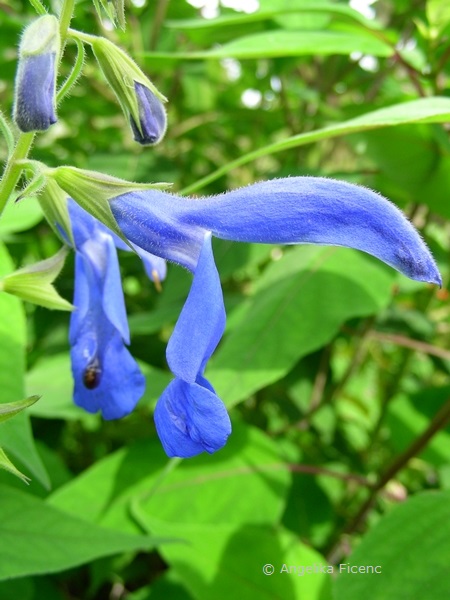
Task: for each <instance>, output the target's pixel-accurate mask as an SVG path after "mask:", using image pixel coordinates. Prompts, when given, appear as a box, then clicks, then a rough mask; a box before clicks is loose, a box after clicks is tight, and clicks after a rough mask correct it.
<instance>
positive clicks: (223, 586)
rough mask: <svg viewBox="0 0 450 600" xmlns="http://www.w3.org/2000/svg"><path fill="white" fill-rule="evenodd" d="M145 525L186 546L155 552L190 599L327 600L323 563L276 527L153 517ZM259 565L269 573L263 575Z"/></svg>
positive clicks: (328, 584)
mask: <svg viewBox="0 0 450 600" xmlns="http://www.w3.org/2000/svg"><path fill="white" fill-rule="evenodd" d="M147 526H148V529H149V530H151V531H154V532H155V533H156V534H157V535H158V534H159V533H160V532H161V531H170V532H172V531H176V532H177V534H178V535H180V536H181V537H182V538H184V539H185V540H186V541H187V543H188V546H186V545H179V546H175V545H172V546H170V547H169V546H165V547H162V548H161V549H160V552H161V554H162V556H163V558H164V560H165V561H166V562H167V563H168V564H169V565H170V566H171V567H172V569H173V570H174V571H175V572H176V573H177V575H178V578H179V579H180V580H181V581H182V582H183V583H184V584H185V586H186V587H187V589H188V590H189V591H190V592H191V594H192V595H193V597H194V598H196V600H210V599H211V598H215V599H217V600H222V599H223V600H225V599H226V598H239V599H240V600H254V599H255V598H258V599H261V600H265V599H267V600H269V599H270V600H274V599H275V600H285V599H287V598H307V599H308V600H330V599H331V576H330V575H329V574H327V573H326V572H320V571H319V569H320V566H321V565H324V567H326V566H327V565H326V561H325V559H324V558H323V557H322V556H321V555H320V554H319V553H318V552H316V551H315V550H313V549H312V548H309V547H308V546H306V545H305V544H303V543H302V542H301V541H300V540H299V539H298V538H297V537H296V536H295V535H293V534H291V533H289V532H286V531H285V530H284V529H282V528H277V529H272V528H268V527H263V526H257V525H243V526H241V527H237V526H236V525H234V526H233V525H230V524H228V525H225V524H224V525H194V524H184V525H180V524H178V523H177V524H176V525H173V524H170V523H167V522H166V523H162V522H161V521H160V520H159V519H158V518H157V517H155V516H153V515H152V516H148V522H147ZM187 548H188V551H187ZM265 565H267V566H268V568H269V569H271V567H273V569H274V571H273V574H268V575H266V574H265V573H264V571H263V567H264V566H265ZM291 566H293V567H294V569H295V568H296V567H297V566H299V567H302V566H304V567H306V566H310V567H311V569H312V572H310V573H303V576H299V574H298V573H296V572H295V571H294V572H291V573H290V572H289V571H288V570H289V568H290V567H291ZM266 568H267V567H266ZM313 569H317V570H316V571H314V570H313ZM269 572H270V571H269Z"/></svg>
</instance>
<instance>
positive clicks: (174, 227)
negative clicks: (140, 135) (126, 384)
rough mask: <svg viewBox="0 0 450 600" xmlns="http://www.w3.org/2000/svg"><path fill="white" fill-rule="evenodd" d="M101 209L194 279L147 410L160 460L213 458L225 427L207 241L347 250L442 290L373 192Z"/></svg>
mask: <svg viewBox="0 0 450 600" xmlns="http://www.w3.org/2000/svg"><path fill="white" fill-rule="evenodd" d="M110 204H111V209H112V212H113V214H114V217H115V218H116V220H117V222H118V224H119V226H120V228H121V229H122V231H123V232H124V234H125V236H126V237H127V238H128V239H129V240H130V241H131V242H133V243H134V244H136V245H137V246H139V247H141V248H144V249H145V250H147V251H148V252H150V253H151V254H154V255H156V256H160V257H162V258H165V259H168V260H171V261H174V262H176V263H178V264H180V265H182V266H184V267H187V268H188V269H189V270H190V271H192V272H193V273H194V280H193V283H192V287H191V290H190V293H189V296H188V299H187V301H186V304H185V306H184V308H183V311H182V312H181V315H180V318H179V320H178V322H177V324H176V326H175V329H174V332H173V334H172V337H171V339H170V341H169V344H168V348H167V361H168V364H169V366H170V368H171V370H172V372H173V373H174V374H175V377H176V378H175V380H174V381H172V383H171V384H170V385H169V386H168V388H167V389H166V390H165V392H164V393H163V395H162V396H161V398H160V399H159V401H158V404H157V407H156V411H155V422H156V427H157V430H158V434H159V436H160V438H161V441H162V443H163V446H164V448H165V450H166V452H167V454H168V455H169V456H180V457H189V456H194V455H196V454H198V453H200V452H202V451H205V450H206V451H207V452H214V451H216V450H218V449H219V448H221V447H222V446H223V445H224V444H225V442H226V439H227V437H228V435H229V433H230V430H231V428H230V422H229V418H228V414H227V412H226V409H225V407H224V405H223V403H222V401H221V400H220V399H219V398H218V397H217V395H216V394H215V392H214V389H213V388H212V386H211V384H210V383H209V382H208V381H207V380H206V379H205V378H204V376H203V372H204V370H205V366H206V363H207V361H208V359H209V358H210V356H211V354H212V353H213V351H214V349H215V348H216V346H217V344H218V342H219V340H220V338H221V336H222V333H223V330H224V326H225V311H224V307H223V298H222V292H221V287H220V283H219V278H218V274H217V271H216V268H215V264H214V258H213V255H212V250H211V235H215V236H216V237H219V238H222V239H227V240H236V241H244V242H260V243H261V242H262V243H277V244H299V243H310V244H327V245H337V246H347V247H351V248H356V249H358V250H362V251H364V252H367V253H369V254H372V255H373V256H375V257H377V258H379V259H380V260H382V261H384V262H385V263H387V264H388V265H390V266H392V267H393V268H394V269H397V270H398V271H400V272H401V273H403V274H405V275H407V276H408V277H411V278H412V279H416V280H418V281H427V282H432V283H436V284H439V285H440V284H441V278H440V275H439V271H438V269H437V267H436V264H435V262H434V260H433V258H432V256H431V254H430V252H429V250H428V248H427V247H426V245H425V244H424V242H423V241H422V239H421V238H420V236H419V234H418V233H417V231H416V230H415V229H414V227H413V226H412V225H411V224H410V223H409V221H408V220H407V219H406V218H405V217H404V215H403V214H402V213H401V212H400V211H399V210H398V209H397V208H396V207H395V206H394V205H393V204H391V203H390V202H389V201H388V200H386V199H385V198H383V197H381V196H379V195H378V194H376V193H374V192H372V191H370V190H368V189H366V188H362V187H359V186H355V185H352V184H348V183H344V182H341V181H334V180H331V179H324V178H314V177H293V178H289V179H278V180H273V181H265V182H261V183H257V184H254V185H251V186H248V187H246V188H242V189H238V190H234V191H232V192H227V193H225V194H222V195H219V196H211V197H206V198H198V199H194V198H182V197H178V196H175V195H173V194H168V193H166V192H161V191H157V190H145V191H136V192H129V193H126V194H123V195H119V196H116V197H115V198H113V199H112V200H111V203H110Z"/></svg>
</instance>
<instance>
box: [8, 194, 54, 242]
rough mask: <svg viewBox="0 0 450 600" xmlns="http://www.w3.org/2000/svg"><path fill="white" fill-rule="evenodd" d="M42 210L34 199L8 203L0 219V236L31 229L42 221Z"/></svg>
mask: <svg viewBox="0 0 450 600" xmlns="http://www.w3.org/2000/svg"><path fill="white" fill-rule="evenodd" d="M43 216H44V215H43V213H42V209H41V207H40V206H39V202H38V201H37V200H36V198H29V197H27V198H22V199H21V200H20V202H17V203H15V202H8V204H7V205H6V207H5V210H4V211H3V213H2V218H1V219H0V236H2V237H4V236H5V235H9V234H11V233H19V232H20V231H27V230H28V229H31V228H32V227H34V226H35V225H37V224H38V223H40V221H42V219H43Z"/></svg>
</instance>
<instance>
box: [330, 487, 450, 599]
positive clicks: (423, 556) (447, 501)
mask: <svg viewBox="0 0 450 600" xmlns="http://www.w3.org/2000/svg"><path fill="white" fill-rule="evenodd" d="M345 562H346V563H349V564H350V565H356V566H364V565H368V566H370V565H372V566H374V567H375V566H379V567H380V570H381V573H379V574H362V573H359V574H358V573H356V574H354V573H348V572H344V573H341V574H340V575H339V577H338V579H337V581H336V589H335V600H360V599H361V598H370V599H371V600H385V599H386V598H395V599H396V600H424V599H427V600H428V599H429V600H432V599H435V598H436V600H437V599H438V598H448V597H449V596H450V577H449V564H450V491H448V490H447V491H445V492H424V493H421V494H417V495H416V496H415V497H413V498H411V499H410V500H408V501H407V502H405V503H404V504H401V505H399V506H397V507H396V508H395V509H393V510H392V512H391V513H389V514H388V515H387V516H386V517H384V518H383V519H382V520H381V521H380V522H379V523H378V524H377V525H376V526H375V527H374V528H373V529H372V530H371V531H369V533H368V534H367V535H366V536H365V537H364V538H363V539H362V541H361V543H360V544H359V546H358V547H357V548H356V550H355V551H354V552H353V553H352V554H351V555H350V556H349V557H348V558H347V559H346V560H345Z"/></svg>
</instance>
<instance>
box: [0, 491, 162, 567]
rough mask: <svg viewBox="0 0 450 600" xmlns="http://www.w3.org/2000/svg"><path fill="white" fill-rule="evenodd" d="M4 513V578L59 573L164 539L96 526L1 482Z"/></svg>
mask: <svg viewBox="0 0 450 600" xmlns="http://www.w3.org/2000/svg"><path fill="white" fill-rule="evenodd" d="M0 514H1V521H0V538H1V540H2V543H1V545H0V579H9V578H11V577H23V576H28V575H34V574H39V573H54V572H56V571H62V570H65V569H69V568H71V567H74V566H77V565H80V564H83V563H86V562H89V561H91V560H94V559H96V558H100V557H101V556H111V555H113V554H117V553H120V552H129V551H136V550H148V549H150V548H152V547H154V545H155V544H156V543H157V542H158V541H160V540H156V539H155V538H151V537H149V536H142V535H141V536H137V535H127V534H122V533H119V532H117V531H115V532H112V531H110V530H108V529H103V528H101V527H97V526H95V525H93V524H92V523H87V522H86V521H83V520H81V519H80V518H76V517H72V516H69V515H67V514H64V513H63V512H61V511H59V510H57V509H55V508H53V507H51V506H48V505H46V504H45V503H44V502H43V501H42V500H41V499H38V498H35V497H33V496H30V495H29V494H25V493H23V492H21V491H19V490H16V489H14V488H10V487H9V486H0Z"/></svg>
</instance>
